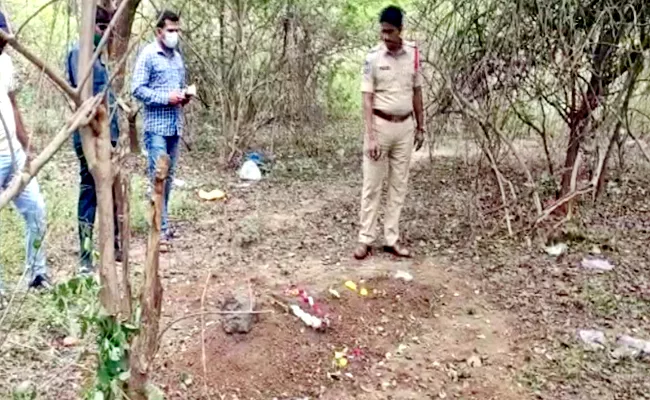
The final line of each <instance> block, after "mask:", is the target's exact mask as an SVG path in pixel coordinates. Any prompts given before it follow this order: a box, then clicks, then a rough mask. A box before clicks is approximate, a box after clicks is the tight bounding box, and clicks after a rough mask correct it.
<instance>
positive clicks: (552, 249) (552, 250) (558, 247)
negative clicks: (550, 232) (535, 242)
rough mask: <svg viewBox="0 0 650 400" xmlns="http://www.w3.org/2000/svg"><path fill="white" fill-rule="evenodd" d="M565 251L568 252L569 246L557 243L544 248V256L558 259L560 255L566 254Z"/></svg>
mask: <svg viewBox="0 0 650 400" xmlns="http://www.w3.org/2000/svg"><path fill="white" fill-rule="evenodd" d="M567 250H569V246H567V245H566V243H558V244H554V245H553V246H548V247H546V248H544V251H546V254H548V255H549V256H551V257H559V256H561V255H562V254H564V253H566V252H567Z"/></svg>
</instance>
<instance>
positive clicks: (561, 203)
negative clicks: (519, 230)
mask: <svg viewBox="0 0 650 400" xmlns="http://www.w3.org/2000/svg"><path fill="white" fill-rule="evenodd" d="M592 190H594V187H593V185H591V184H589V186H587V187H584V188H582V189H579V190H576V191H575V192H572V193H569V194H567V195H566V196H564V197H562V198H561V199H559V200H558V201H556V202H555V203H554V204H553V205H552V206H550V207H549V208H547V209H546V210H544V212H543V213H542V215H541V216H539V217H538V218H537V219H536V220H535V222H534V223H533V226H532V228H535V227H536V226H537V225H539V224H540V223H541V222H542V221H544V220H545V219H546V218H548V217H549V216H551V214H553V213H554V212H555V210H557V209H558V208H560V207H562V206H564V205H565V204H566V203H568V202H570V201H571V200H573V199H575V198H576V197H578V196H582V195H584V194H587V193H590V192H591V191H592Z"/></svg>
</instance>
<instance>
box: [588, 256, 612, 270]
mask: <svg viewBox="0 0 650 400" xmlns="http://www.w3.org/2000/svg"><path fill="white" fill-rule="evenodd" d="M580 266H581V267H582V268H584V269H590V270H594V271H611V270H613V269H614V265H613V264H612V263H610V262H609V261H607V260H603V259H601V258H584V259H583V260H582V262H580Z"/></svg>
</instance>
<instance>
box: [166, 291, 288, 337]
mask: <svg viewBox="0 0 650 400" xmlns="http://www.w3.org/2000/svg"><path fill="white" fill-rule="evenodd" d="M273 301H274V302H277V303H279V304H282V303H281V302H279V301H277V300H275V299H273ZM285 310H286V311H287V312H289V307H288V306H286V309H285ZM243 314H253V315H259V314H275V311H273V310H260V311H206V312H200V313H195V314H188V315H183V316H182V317H179V318H176V319H175V320H173V321H172V322H170V323H169V324H167V326H165V328H164V329H163V330H162V331H160V336H159V337H158V340H160V339H162V337H163V335H164V334H165V333H166V332H167V331H168V330H169V329H170V328H171V327H172V326H174V325H176V324H177V323H179V322H181V321H185V320H187V319H192V318H198V317H201V316H202V315H206V316H207V315H217V316H223V315H243Z"/></svg>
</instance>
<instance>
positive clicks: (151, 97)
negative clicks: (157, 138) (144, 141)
mask: <svg viewBox="0 0 650 400" xmlns="http://www.w3.org/2000/svg"><path fill="white" fill-rule="evenodd" d="M184 88H185V65H184V64H183V59H182V57H181V55H180V53H179V52H178V51H177V50H174V53H173V54H172V55H169V54H168V53H166V52H165V51H164V50H163V49H162V47H161V46H160V44H159V43H158V42H157V41H154V42H153V43H150V44H148V45H147V46H146V47H145V48H144V49H142V52H141V53H140V55H139V56H138V61H137V62H136V64H135V71H134V72H133V79H132V82H131V89H132V91H133V97H135V98H136V99H138V100H140V101H141V102H142V103H144V131H145V133H152V134H155V135H161V136H174V135H181V134H182V132H183V107H182V106H181V105H176V106H172V105H169V94H170V93H171V92H172V91H173V90H182V89H184Z"/></svg>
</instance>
